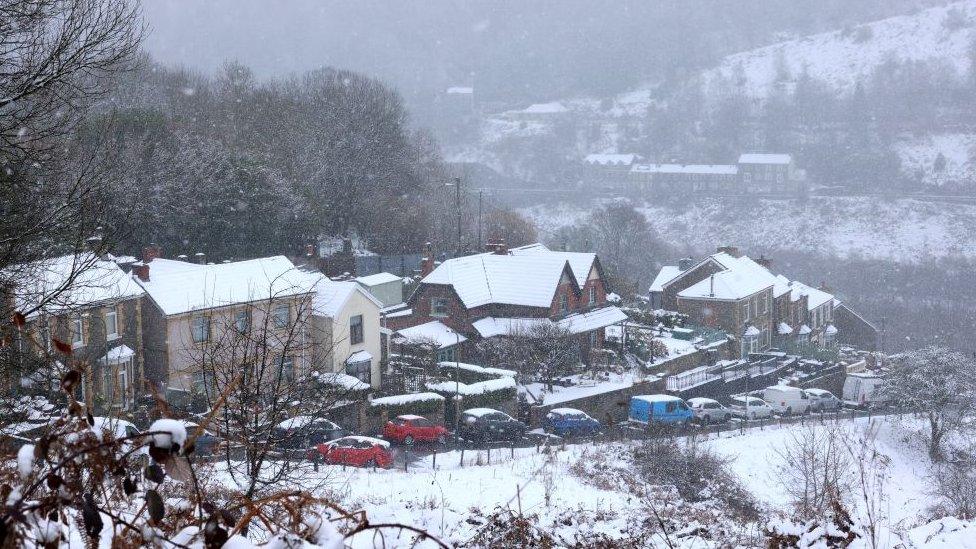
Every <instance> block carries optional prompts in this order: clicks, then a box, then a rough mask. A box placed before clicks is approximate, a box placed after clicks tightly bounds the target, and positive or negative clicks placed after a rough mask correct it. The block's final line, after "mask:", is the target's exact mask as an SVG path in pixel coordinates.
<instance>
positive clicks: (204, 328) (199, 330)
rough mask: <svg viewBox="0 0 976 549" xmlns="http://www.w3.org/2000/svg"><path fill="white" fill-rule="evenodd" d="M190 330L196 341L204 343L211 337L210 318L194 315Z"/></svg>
mask: <svg viewBox="0 0 976 549" xmlns="http://www.w3.org/2000/svg"><path fill="white" fill-rule="evenodd" d="M190 332H191V333H192V335H193V342H194V343H203V342H204V341H207V340H208V339H210V319H209V318H207V317H205V316H198V317H194V318H193V320H192V321H191V324H190Z"/></svg>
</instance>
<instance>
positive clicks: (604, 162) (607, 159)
mask: <svg viewBox="0 0 976 549" xmlns="http://www.w3.org/2000/svg"><path fill="white" fill-rule="evenodd" d="M639 158H640V157H639V156H638V155H636V154H633V153H628V154H588V155H586V157H585V158H583V162H586V163H587V164H597V165H600V166H629V165H631V164H633V163H634V162H636V161H637V160H638V159H639Z"/></svg>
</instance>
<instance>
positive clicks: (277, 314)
mask: <svg viewBox="0 0 976 549" xmlns="http://www.w3.org/2000/svg"><path fill="white" fill-rule="evenodd" d="M272 321H273V322H274V327H275V328H285V327H287V326H288V324H289V323H290V322H291V306H290V305H288V304H287V303H279V304H277V305H275V306H274V311H273V312H272Z"/></svg>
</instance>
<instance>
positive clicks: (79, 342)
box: [71, 316, 85, 347]
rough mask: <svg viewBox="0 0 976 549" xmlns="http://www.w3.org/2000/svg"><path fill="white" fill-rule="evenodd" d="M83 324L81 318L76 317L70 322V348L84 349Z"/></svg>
mask: <svg viewBox="0 0 976 549" xmlns="http://www.w3.org/2000/svg"><path fill="white" fill-rule="evenodd" d="M84 330H85V324H84V321H83V320H82V318H81V316H76V317H74V318H73V319H72V320H71V346H72V347H84V345H85V331H84Z"/></svg>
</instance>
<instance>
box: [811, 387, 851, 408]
mask: <svg viewBox="0 0 976 549" xmlns="http://www.w3.org/2000/svg"><path fill="white" fill-rule="evenodd" d="M803 392H805V393H806V394H807V396H809V397H810V411H811V412H831V411H836V410H840V409H841V408H842V407H843V406H844V403H843V402H841V400H840V399H839V398H837V397H835V396H834V394H833V393H831V392H830V391H826V390H824V389H804V390H803Z"/></svg>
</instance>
